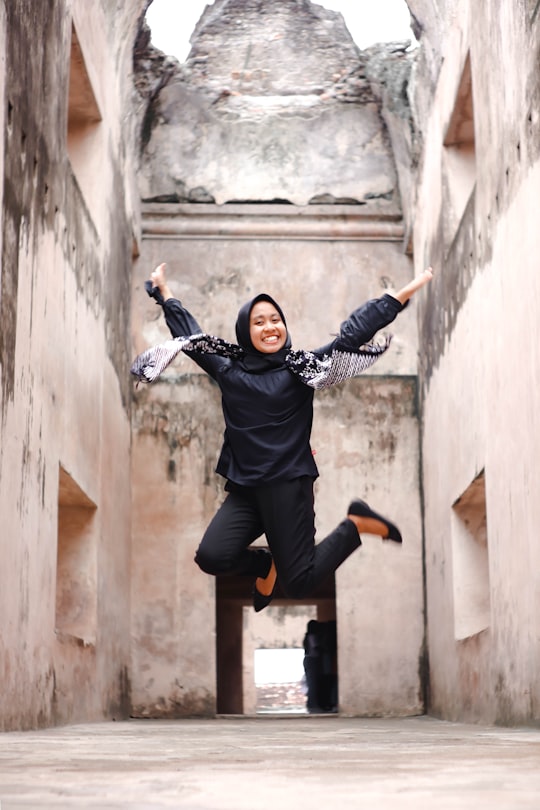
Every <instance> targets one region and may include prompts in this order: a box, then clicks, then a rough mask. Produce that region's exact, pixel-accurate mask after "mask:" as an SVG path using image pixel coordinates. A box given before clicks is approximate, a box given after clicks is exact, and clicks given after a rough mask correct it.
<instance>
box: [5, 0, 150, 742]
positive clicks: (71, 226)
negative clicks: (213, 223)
mask: <svg viewBox="0 0 540 810" xmlns="http://www.w3.org/2000/svg"><path fill="white" fill-rule="evenodd" d="M143 9H144V2H142V0H138V1H137V2H135V0H134V1H133V2H126V3H124V4H123V8H117V9H115V10H111V9H109V8H105V4H97V5H96V4H93V5H92V9H91V10H90V9H89V8H88V4H86V3H84V2H82V0H81V1H80V2H79V0H73V2H67V1H66V0H60V1H59V2H54V3H53V2H45V3H42V2H31V3H28V2H20V1H19V0H12V1H11V0H10V2H9V3H7V4H5V3H1V4H0V41H1V43H2V44H1V46H0V53H1V57H0V89H1V96H2V105H1V107H0V110H1V112H0V117H1V121H0V123H1V124H2V127H1V129H2V132H3V139H2V143H1V146H0V165H1V166H2V168H3V184H2V186H1V189H2V191H1V203H2V207H1V214H0V217H1V226H2V227H1V250H2V267H1V278H0V281H1V284H0V381H1V385H0V481H1V486H0V516H1V526H2V527H1V529H0V556H1V558H2V571H3V577H2V588H1V589H0V615H1V616H2V623H1V624H2V626H1V630H0V667H1V670H0V680H1V684H2V688H1V689H0V727H1V728H25V727H30V726H36V725H47V724H51V723H64V722H70V721H78V720H94V719H98V718H104V717H111V716H115V717H119V716H126V714H127V712H128V711H129V672H128V667H129V592H130V582H129V560H130V509H131V495H130V481H129V459H130V396H131V390H130V384H129V380H128V379H127V374H126V366H127V364H128V358H129V356H130V346H129V342H128V341H129V321H130V283H129V282H130V270H131V256H132V251H133V240H134V234H136V232H137V224H136V223H137V215H136V212H137V209H138V198H137V196H136V195H135V194H134V189H135V184H134V182H133V176H134V168H135V167H134V162H133V154H134V149H133V143H134V131H133V127H132V126H131V124H130V123H129V119H128V118H126V116H127V112H128V106H126V105H129V102H130V99H131V89H130V88H131V80H130V78H129V77H130V72H131V53H132V46H133V41H134V38H135V33H136V26H137V18H138V16H139V15H140V13H141V12H142V11H143ZM70 77H71V81H70Z"/></svg>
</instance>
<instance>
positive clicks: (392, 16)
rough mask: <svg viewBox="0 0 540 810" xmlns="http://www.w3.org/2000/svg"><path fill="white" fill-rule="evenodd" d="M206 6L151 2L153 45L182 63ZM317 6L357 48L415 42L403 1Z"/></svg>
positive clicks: (200, 1)
mask: <svg viewBox="0 0 540 810" xmlns="http://www.w3.org/2000/svg"><path fill="white" fill-rule="evenodd" d="M207 5H211V4H207V2H206V0H192V2H191V3H189V4H182V5H180V4H179V3H178V2H177V0H153V2H152V4H151V6H150V7H149V9H148V11H147V14H146V21H147V23H148V26H149V27H150V30H151V32H152V43H153V45H154V46H155V47H156V48H158V49H159V50H161V51H163V52H164V53H166V54H169V55H171V56H174V57H175V58H176V59H178V61H179V62H185V61H186V60H187V59H188V56H189V52H190V49H191V45H190V36H191V34H192V33H193V31H194V29H195V27H196V25H197V22H198V21H199V19H200V17H201V16H202V14H203V12H204V11H205V8H206V7H207ZM214 5H216V4H214ZM318 5H319V6H322V7H323V8H325V9H328V10H332V11H337V12H339V13H340V14H341V15H342V16H343V19H344V20H345V25H346V26H347V28H348V30H349V32H350V34H351V36H352V38H353V40H354V42H355V44H356V45H357V46H358V47H359V48H368V47H370V46H371V45H374V44H376V43H379V42H392V41H404V40H410V41H411V44H413V45H414V44H415V43H416V40H415V37H414V33H413V31H412V28H411V18H410V13H409V9H408V6H407V3H406V0H379V2H378V3H377V4H376V5H374V4H369V5H368V4H359V3H358V0H321V2H319V3H318Z"/></svg>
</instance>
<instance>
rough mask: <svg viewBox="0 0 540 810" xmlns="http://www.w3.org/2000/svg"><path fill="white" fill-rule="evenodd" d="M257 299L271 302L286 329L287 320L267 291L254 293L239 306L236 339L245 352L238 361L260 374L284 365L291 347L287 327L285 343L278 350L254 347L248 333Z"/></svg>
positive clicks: (254, 372)
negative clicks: (254, 294) (269, 351)
mask: <svg viewBox="0 0 540 810" xmlns="http://www.w3.org/2000/svg"><path fill="white" fill-rule="evenodd" d="M259 301H268V303H269V304H272V306H273V307H275V308H276V309H277V311H278V312H279V316H280V318H281V320H282V321H283V323H284V324H285V329H287V321H286V320H285V315H284V314H283V310H282V309H281V307H280V306H279V304H278V303H277V302H276V301H274V299H273V298H272V297H271V296H270V295H268V294H267V293H260V294H259V295H256V296H255V298H252V300H251V301H248V302H247V304H244V306H243V307H241V308H240V311H239V313H238V318H237V319H236V339H237V341H238V344H239V346H241V347H242V349H244V351H245V353H246V354H245V357H244V358H243V359H242V360H241V361H240V364H241V365H242V367H243V368H244V369H245V370H246V371H249V372H250V373H251V374H262V373H263V372H265V371H268V370H270V369H276V368H283V367H285V357H286V356H287V352H288V351H289V349H290V348H291V336H290V335H289V330H288V329H287V339H286V341H285V345H284V346H283V347H282V348H281V349H279V351H277V352H271V353H269V354H266V353H265V352H260V351H258V349H256V348H255V347H254V345H253V343H252V342H251V335H250V333H249V323H250V315H251V310H252V309H253V307H254V306H255V304H258V303H259Z"/></svg>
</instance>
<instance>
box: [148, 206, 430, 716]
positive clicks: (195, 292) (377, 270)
mask: <svg viewBox="0 0 540 810" xmlns="http://www.w3.org/2000/svg"><path fill="white" fill-rule="evenodd" d="M240 208H243V215H242V218H241V228H240V233H239V232H238V228H239V227H240V226H239V225H238V222H237V216H238V214H239V211H238V210H237V208H236V207H232V209H233V210H231V211H230V212H229V207H218V206H215V207H214V212H213V213H214V216H215V219H216V222H214V225H213V230H211V228H210V225H209V212H208V210H206V212H203V211H201V213H200V214H199V215H198V213H197V212H198V211H199V207H198V206H196V205H191V206H189V205H186V206H174V205H173V206H166V205H160V206H159V205H157V206H156V205H147V206H145V209H144V219H143V222H144V233H145V237H144V239H143V242H142V251H141V256H140V258H139V259H138V261H137V267H136V274H135V277H134V285H135V286H134V297H133V301H134V321H133V326H134V335H135V346H134V351H139V350H142V349H143V348H145V347H146V346H148V345H150V344H153V343H155V342H157V341H159V340H160V339H162V338H165V337H166V336H167V334H168V331H167V328H166V326H165V324H164V322H163V320H162V316H161V315H160V308H159V307H157V306H156V305H155V304H154V302H153V301H151V300H150V299H148V298H147V296H146V294H145V293H144V290H143V282H144V280H145V278H147V277H148V275H149V272H150V270H151V269H152V267H153V266H154V265H156V264H157V263H158V262H160V261H165V262H167V263H168V273H169V277H170V279H171V287H172V290H173V293H174V294H175V295H176V296H177V297H179V298H180V299H181V300H183V301H184V303H185V304H186V306H188V307H189V308H190V310H191V311H192V312H193V313H194V314H195V315H196V317H198V319H199V320H200V322H201V324H202V326H203V328H204V329H206V330H208V331H210V332H211V333H214V334H219V335H222V336H224V337H226V338H228V339H231V340H234V321H235V318H236V313H237V310H238V308H239V306H240V305H241V304H242V303H243V302H244V301H245V300H246V299H247V298H249V297H250V296H252V295H253V294H254V293H255V292H256V291H258V290H260V289H261V288H262V287H264V288H265V289H267V290H268V292H269V293H270V294H271V295H274V296H275V297H276V299H277V300H278V301H280V302H282V304H283V307H284V310H285V312H286V315H287V319H288V323H289V325H290V329H291V333H292V336H293V344H294V345H295V346H298V347H300V346H305V347H310V346H317V345H321V343H324V342H325V341H326V340H327V339H328V338H329V336H330V335H331V334H332V333H333V332H335V330H336V329H337V328H338V326H339V323H340V322H341V321H342V320H343V319H344V318H345V317H346V316H347V314H348V313H349V311H350V310H351V309H352V308H353V307H354V306H355V305H356V304H358V303H360V302H361V301H363V300H366V299H367V298H369V297H373V296H375V295H378V294H380V293H381V292H383V291H384V289H385V288H386V287H387V286H390V285H391V286H392V287H399V286H400V285H401V284H403V283H404V282H405V281H406V280H407V279H408V278H409V275H410V262H409V259H408V258H407V256H405V255H404V253H403V250H402V236H403V233H402V230H401V229H400V228H399V224H398V227H397V230H396V231H395V232H394V237H393V241H392V239H391V238H390V236H389V234H388V231H387V230H386V226H387V224H388V223H385V222H383V223H382V225H381V224H380V223H376V222H375V223H374V222H373V221H370V220H369V218H368V223H367V225H366V223H364V225H365V228H364V230H363V231H362V229H361V228H360V226H359V225H358V224H355V218H354V215H353V213H351V214H350V220H351V222H349V226H350V227H351V228H353V226H354V227H355V228H356V229H357V230H356V231H355V232H356V237H355V238H352V237H351V236H349V238H344V237H340V236H339V233H340V229H341V228H342V226H343V221H344V220H345V221H347V216H346V215H345V211H344V210H338V209H339V208H340V207H339V206H337V207H335V209H336V210H335V213H334V211H332V210H329V209H332V208H333V207H332V206H330V207H327V208H324V207H323V209H321V210H318V209H317V208H316V207H311V206H310V207H309V210H306V209H299V208H292V207H291V206H278V207H277V208H278V209H279V213H278V212H277V211H276V210H275V207H273V206H270V207H269V208H270V211H271V212H273V214H272V218H273V220H272V221H273V225H272V227H273V228H275V231H276V234H277V236H272V235H271V236H270V237H268V236H267V235H265V229H266V228H267V219H268V217H269V216H270V213H269V212H268V211H267V210H266V207H265V206H243V207H241V206H238V209H240ZM203 209H204V206H203ZM314 217H315V218H316V221H317V227H316V228H313V227H312V223H313V218H314ZM304 218H306V220H307V224H306V223H304V222H303V219H304ZM201 220H202V221H203V222H205V229H206V230H205V234H204V235H203V236H201V235H199V234H200V228H201ZM351 223H352V224H351ZM380 227H382V230H378V229H379V228H380ZM209 228H210V232H209ZM351 232H352V231H351ZM370 232H371V233H372V237H373V239H372V240H371V239H370V237H369V236H368V234H369V233H370ZM279 234H281V235H279ZM336 234H337V235H336ZM392 332H393V333H394V334H395V338H394V343H393V344H392V345H393V349H392V350H391V351H390V352H389V353H388V355H387V356H386V357H385V358H384V359H382V360H381V361H380V362H379V363H378V364H377V365H376V366H374V368H373V371H372V373H370V374H366V375H364V376H363V378H361V379H359V380H356V381H352V382H350V383H348V384H347V385H346V386H343V387H340V388H339V389H335V390H334V389H331V390H329V391H326V392H320V393H319V394H317V396H316V406H315V427H314V433H313V447H314V449H315V451H316V458H317V463H318V465H319V468H320V472H321V478H320V480H319V481H318V482H317V487H316V512H317V526H318V532H319V537H320V538H322V537H323V536H324V535H325V533H327V532H328V531H329V530H330V529H331V528H333V526H334V525H336V524H337V522H338V521H339V520H340V519H342V517H343V515H344V514H345V510H346V507H347V504H348V502H349V499H350V498H351V497H352V496H354V495H360V496H365V497H367V498H368V499H369V500H371V501H372V502H373V504H374V506H376V507H379V508H380V509H385V510H386V511H388V512H389V513H391V514H392V515H393V516H394V517H395V519H396V521H399V523H400V524H401V525H402V528H403V532H404V536H405V543H404V546H403V548H398V547H397V546H393V545H388V544H381V542H380V540H377V539H376V538H373V537H366V538H365V543H364V546H363V548H362V549H361V550H360V551H359V552H357V553H356V554H355V555H354V557H353V558H352V559H350V560H348V561H347V563H346V564H345V565H344V566H343V568H342V569H340V571H339V572H338V595H337V611H338V612H337V623H338V636H339V660H340V695H341V699H342V709H343V711H346V712H348V713H350V714H373V713H378V714H412V713H418V712H421V711H422V706H423V702H422V699H423V696H422V687H421V684H422V677H421V667H420V665H419V662H420V661H421V659H422V655H423V596H422V553H421V547H422V533H421V524H420V496H419V482H418V471H419V449H418V429H417V410H416V408H417V399H416V384H415V368H416V323H415V316H414V306H412V307H411V309H410V310H408V311H406V312H405V313H404V314H402V315H401V317H400V318H399V320H398V321H397V322H396V323H395V324H393V325H392ZM221 435H222V416H221V410H220V401H219V392H218V390H217V389H216V387H215V386H213V385H212V384H211V383H210V382H209V381H208V380H207V379H206V378H205V376H204V375H203V374H201V372H200V371H199V370H198V368H197V367H196V366H195V365H194V364H192V363H190V361H189V359H188V358H183V359H181V360H180V361H179V362H178V363H177V364H175V365H173V366H172V367H170V368H169V369H168V370H167V371H166V372H165V375H164V377H163V379H161V380H160V381H158V382H157V383H155V384H154V385H152V386H151V387H150V388H146V387H144V388H139V389H138V390H137V391H136V393H135V403H134V411H133V470H132V475H133V487H134V505H133V536H134V576H133V592H132V605H133V650H134V659H133V672H132V681H133V705H134V712H135V713H136V714H140V715H143V716H169V717H170V716H182V715H186V714H200V713H208V714H212V713H213V712H214V711H215V700H216V675H215V667H216V661H215V649H216V639H215V627H216V623H215V594H214V581H213V579H212V578H210V577H208V576H206V575H205V574H203V573H202V572H200V571H199V570H198V569H197V568H196V566H195V565H194V563H193V555H194V552H195V549H196V547H197V545H198V542H199V540H200V537H201V536H202V533H203V531H204V528H205V526H206V524H207V523H208V522H209V520H210V519H211V517H212V515H213V512H214V510H215V509H216V508H217V506H218V505H219V504H220V502H221V500H222V498H223V494H224V493H223V482H220V481H219V480H218V479H217V477H216V476H215V475H214V473H213V469H214V466H215V462H216V458H217V455H218V452H219V447H220V442H221Z"/></svg>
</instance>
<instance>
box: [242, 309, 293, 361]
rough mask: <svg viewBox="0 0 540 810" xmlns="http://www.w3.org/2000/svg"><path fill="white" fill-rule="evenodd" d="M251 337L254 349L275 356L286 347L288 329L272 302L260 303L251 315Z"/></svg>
mask: <svg viewBox="0 0 540 810" xmlns="http://www.w3.org/2000/svg"><path fill="white" fill-rule="evenodd" d="M249 336H250V338H251V343H252V344H253V348H254V349H257V351H259V352H262V353H263V354H273V353H274V352H278V351H279V350H280V349H282V348H283V347H284V346H285V343H286V341H287V327H286V326H285V324H284V323H283V321H282V319H281V315H280V314H279V312H278V311H277V309H276V308H275V306H274V305H273V304H271V303H270V301H258V302H257V303H256V304H255V306H254V307H253V309H252V310H251V312H250V315H249Z"/></svg>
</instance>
